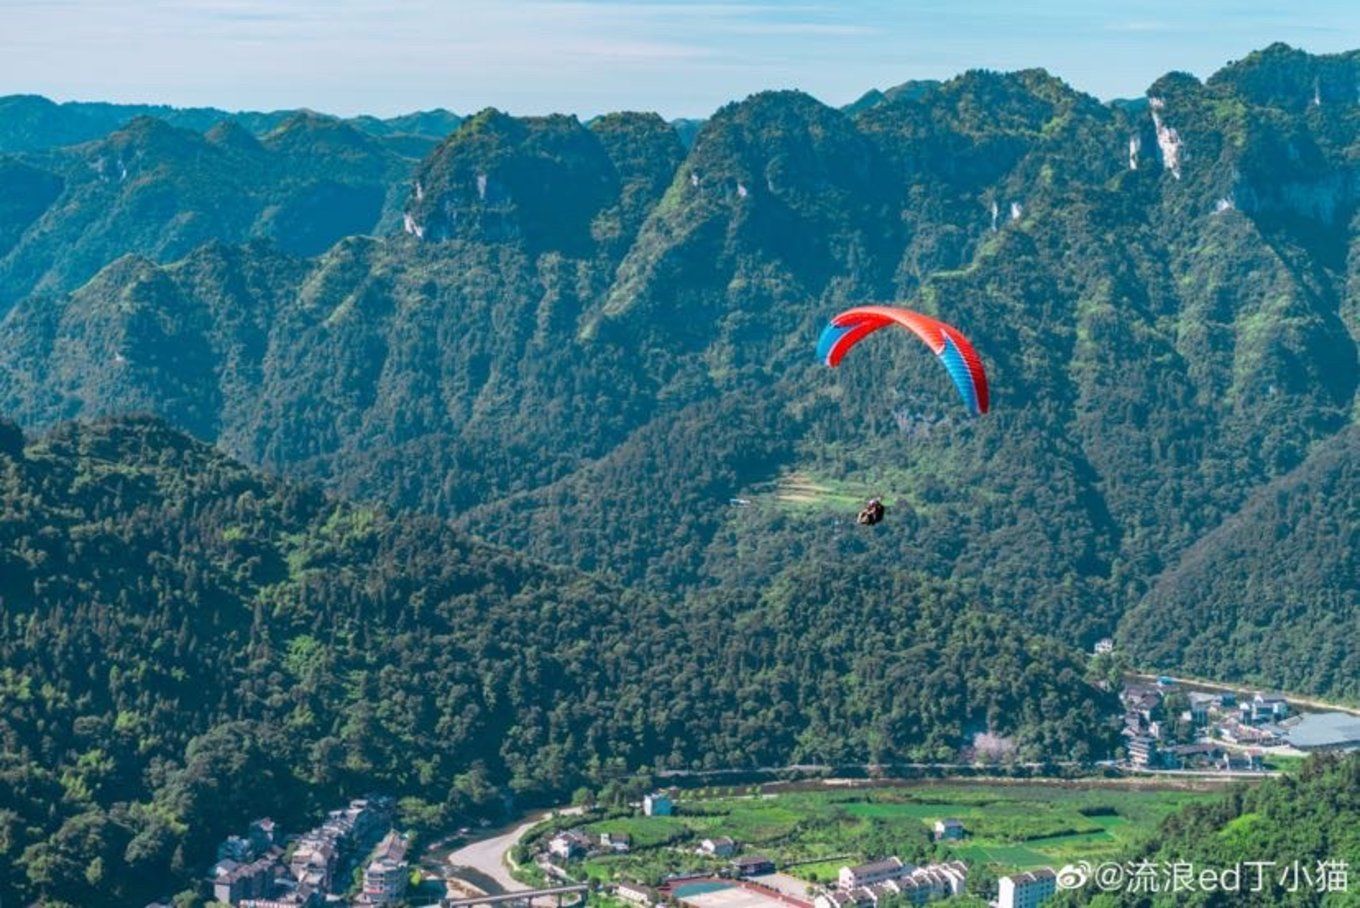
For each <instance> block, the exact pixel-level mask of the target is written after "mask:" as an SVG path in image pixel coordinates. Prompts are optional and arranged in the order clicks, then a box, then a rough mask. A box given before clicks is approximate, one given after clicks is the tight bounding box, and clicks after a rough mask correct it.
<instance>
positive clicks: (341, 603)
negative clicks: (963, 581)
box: [0, 419, 1113, 905]
mask: <svg viewBox="0 0 1360 908" xmlns="http://www.w3.org/2000/svg"><path fill="white" fill-rule="evenodd" d="M0 503H3V504H2V505H0V507H3V511H4V513H3V520H0V603H2V604H3V609H0V740H3V743H4V748H3V753H4V756H3V758H0V857H3V860H0V868H2V869H0V874H3V876H0V892H4V893H5V898H6V900H7V901H8V900H9V899H10V894H11V893H19V894H22V896H23V897H24V899H28V898H32V897H37V896H43V897H46V898H48V899H54V900H60V901H64V902H66V903H69V904H73V905H124V904H130V903H132V901H133V900H134V899H142V900H143V901H145V899H146V898H149V897H151V896H154V895H156V894H159V893H162V892H164V891H165V890H166V888H167V880H172V881H176V882H179V883H181V884H187V882H188V880H189V875H190V874H192V873H195V872H197V871H198V870H200V869H201V866H200V865H201V863H202V861H203V860H204V856H205V855H209V854H211V851H212V847H213V844H214V843H215V841H217V840H218V839H220V838H221V836H222V835H224V834H225V833H226V832H227V831H229V830H230V829H232V828H236V827H239V825H240V823H241V822H243V821H244V820H245V819H246V818H248V817H249V816H250V815H251V814H252V813H254V812H268V813H272V814H273V815H274V816H276V817H278V818H280V819H281V820H284V821H294V820H296V821H300V820H301V818H302V817H303V816H305V815H306V814H307V811H309V810H315V809H317V807H318V806H319V805H322V804H324V803H325V802H326V801H327V799H333V798H335V797H339V796H340V795H341V794H346V793H348V794H359V793H362V792H364V791H366V790H370V789H373V788H381V789H384V790H387V791H392V792H397V793H400V794H402V795H404V796H408V797H410V798H414V799H415V800H413V801H410V802H408V803H407V804H406V806H405V807H404V808H403V809H405V810H408V811H414V812H418V813H421V814H422V815H426V816H428V815H429V814H430V812H431V811H433V812H434V815H435V816H439V815H444V816H449V817H450V818H452V816H456V815H460V814H461V815H463V816H466V815H467V814H468V813H469V812H475V811H477V810H496V809H499V798H498V790H503V789H508V790H509V791H511V792H513V793H515V794H516V795H517V796H519V797H520V798H521V799H524V800H527V801H530V802H532V801H534V800H536V799H554V802H556V800H557V799H561V798H563V797H565V796H566V795H567V794H568V793H569V792H570V791H571V790H573V789H574V788H575V787H576V786H578V785H582V784H584V785H589V786H592V787H596V788H599V787H607V786H610V785H617V784H618V783H619V782H620V781H621V780H623V779H625V778H626V777H627V776H628V775H629V774H630V773H632V772H634V771H636V770H642V771H643V772H646V771H648V770H650V769H653V768H656V769H661V768H715V767H742V766H745V767H756V766H766V765H784V764H786V763H790V762H802V763H807V762H825V763H831V764H834V763H837V762H854V763H862V762H864V761H884V762H890V761H893V760H906V759H915V760H932V759H952V758H953V757H954V755H955V754H956V752H957V749H958V748H959V747H960V746H964V745H967V744H969V743H970V742H971V741H972V736H973V735H975V734H977V733H979V732H983V731H990V732H992V733H994V734H996V735H998V736H1004V737H1010V738H1011V739H1012V740H1013V742H1014V744H1015V745H1016V747H1017V748H1018V753H1019V754H1020V755H1021V756H1022V757H1027V758H1037V757H1044V758H1048V759H1059V758H1063V757H1070V758H1075V759H1089V758H1092V757H1094V756H1096V755H1098V754H1101V753H1104V752H1106V751H1107V749H1108V748H1109V747H1110V746H1111V744H1112V742H1111V741H1110V739H1109V736H1110V734H1111V732H1110V731H1109V727H1108V723H1107V722H1106V721H1105V717H1106V716H1107V715H1108V713H1109V711H1110V710H1111V708H1112V707H1113V704H1112V702H1110V701H1111V698H1110V696H1109V695H1108V694H1104V693H1102V692H1100V691H1098V690H1097V689H1096V688H1094V687H1092V686H1090V685H1088V684H1087V683H1086V682H1085V681H1084V680H1083V674H1084V671H1085V666H1084V664H1083V661H1082V659H1081V658H1080V656H1079V655H1078V654H1076V653H1075V652H1074V651H1072V650H1068V649H1066V648H1064V647H1061V646H1055V645H1054V644H1053V643H1052V642H1051V641H1047V640H1044V639H1043V638H1040V637H1038V636H1036V635H1033V634H1031V633H1029V632H1028V631H1026V630H1025V629H1024V628H1022V627H1020V626H1019V625H1017V624H1016V623H1015V622H1013V621H1011V620H1009V619H1006V618H1003V617H1000V616H998V615H995V614H993V613H990V612H988V611H987V610H985V609H982V608H979V607H977V606H976V605H975V604H973V603H970V602H968V601H966V600H964V599H963V598H962V597H960V596H959V595H958V594H957V593H956V592H954V591H952V590H949V589H947V588H945V587H943V586H942V585H940V584H939V583H937V582H934V581H931V580H930V579H928V578H925V577H922V576H913V575H909V574H906V573H900V574H896V575H892V576H887V577H885V578H884V579H883V580H882V581H881V582H879V583H876V584H873V585H872V586H870V587H867V588H866V586H865V584H864V582H863V578H862V577H861V576H859V575H858V574H857V573H855V572H854V571H853V570H850V569H847V568H844V567H840V566H836V565H822V566H818V565H811V564H810V565H807V566H804V567H800V568H798V569H797V570H795V571H794V572H792V573H791V574H790V575H789V576H788V577H787V578H786V579H785V580H784V581H782V582H780V583H778V584H775V585H772V586H770V587H769V588H767V589H765V590H763V591H759V592H755V591H751V592H748V591H733V592H714V593H708V594H704V595H701V596H696V597H694V598H692V599H689V600H685V599H681V598H679V597H670V598H666V597H661V596H655V595H646V594H639V593H634V592H625V591H623V590H621V589H620V588H618V587H617V586H615V585H613V584H611V583H609V582H608V581H605V580H602V579H599V578H594V577H589V576H586V575H582V574H579V573H577V572H574V571H572V570H569V569H562V568H552V567H548V566H546V565H543V564H539V563H536V562H533V561H530V560H528V559H526V558H524V557H523V556H520V555H517V554H514V553H512V552H509V551H506V550H502V549H497V548H493V547H490V546H487V545H484V544H481V543H477V542H473V541H471V540H469V539H468V538H467V537H465V536H463V535H461V534H459V533H456V532H454V531H452V530H451V529H450V528H449V527H448V526H447V525H446V524H443V523H440V522H438V521H436V520H435V519H433V518H428V517H412V516H393V515H391V514H389V513H387V512H386V511H384V510H382V509H380V508H373V507H366V506H358V505H348V504H344V503H340V502H338V501H335V500H333V499H330V498H328V497H325V496H324V495H322V494H321V493H320V492H318V491H316V490H315V489H313V488H310V487H306V486H299V485H293V484H286V483H282V482H279V481H276V480H271V479H266V478H263V477H262V476H261V475H260V474H257V473H253V472H251V471H250V470H248V469H247V468H245V467H243V466H241V465H239V464H238V463H236V462H234V461H231V460H229V459H228V458H226V457H225V456H223V455H221V454H219V453H217V452H215V451H213V450H212V449H211V448H208V447H207V446H205V445H203V444H202V443H199V442H195V441H192V440H190V439H189V438H188V437H187V436H185V435H182V434H179V433H178V432H176V431H173V430H171V429H169V428H168V427H166V426H165V425H164V424H162V423H160V422H157V421H153V420H148V419H132V420H119V421H114V422H107V423H99V424H93V425H64V426H61V427H59V428H57V429H56V430H54V431H53V432H51V433H50V434H48V435H45V436H43V437H42V438H39V439H37V440H34V441H31V442H30V443H28V444H27V445H25V444H24V439H23V437H22V435H21V434H20V433H19V431H18V430H17V429H16V428H15V427H14V426H13V425H12V424H8V423H6V424H3V425H0Z"/></svg>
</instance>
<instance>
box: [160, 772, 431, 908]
mask: <svg viewBox="0 0 1360 908" xmlns="http://www.w3.org/2000/svg"><path fill="white" fill-rule="evenodd" d="M393 807H394V804H393V801H392V799H391V798H390V797H386V796H379V795H375V796H370V797H366V798H356V799H354V800H352V801H350V802H349V804H348V805H347V806H345V807H342V808H338V809H336V810H332V811H330V812H329V813H328V814H327V815H326V819H325V820H324V821H323V822H322V823H321V824H319V825H318V826H316V827H314V828H312V829H308V830H306V831H305V832H302V833H300V834H298V835H295V836H290V837H288V838H286V839H285V838H284V836H283V835H282V834H281V832H280V830H279V829H278V828H277V827H276V825H275V823H274V821H273V820H271V819H269V818H261V819H257V820H255V821H253V822H251V823H250V824H249V826H248V827H247V829H246V830H244V834H243V835H231V836H228V837H227V838H226V839H224V840H223V841H222V842H221V843H220V844H219V845H218V847H217V861H216V862H215V863H214V864H213V865H212V869H211V870H210V872H209V874H208V877H207V880H206V885H207V888H208V889H209V890H210V891H211V895H212V902H213V903H216V904H221V905H232V906H237V908H318V906H320V905H323V904H337V903H338V904H348V905H354V906H356V908H379V906H390V905H398V904H402V903H403V902H404V899H405V896H406V891H407V885H408V883H409V881H410V878H411V868H410V865H409V864H408V862H407V859H406V851H407V847H408V844H409V840H408V838H407V836H405V835H403V834H402V833H400V832H399V831H397V830H395V829H393V828H392V820H393ZM356 871H357V872H356ZM147 908H170V906H169V905H168V904H167V903H156V902H153V903H152V904H151V905H148V906H147Z"/></svg>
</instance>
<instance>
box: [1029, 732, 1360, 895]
mask: <svg viewBox="0 0 1360 908" xmlns="http://www.w3.org/2000/svg"><path fill="white" fill-rule="evenodd" d="M1357 814H1360V755H1355V754H1351V755H1349V756H1346V757H1341V756H1337V755H1326V756H1318V757H1314V758H1311V759H1309V760H1308V761H1307V762H1305V763H1304V765H1303V767H1302V768H1301V769H1300V771H1299V772H1298V773H1297V774H1294V775H1289V776H1284V777H1281V778H1277V779H1270V780H1268V781H1266V782H1262V783H1260V784H1257V785H1239V786H1237V787H1235V788H1233V789H1231V790H1230V791H1229V792H1228V793H1227V794H1226V795H1225V796H1224V797H1223V799H1222V800H1221V801H1219V802H1217V803H1211V804H1204V805H1193V806H1191V807H1187V808H1185V809H1184V810H1182V811H1181V812H1180V813H1176V814H1172V815H1171V816H1170V817H1168V818H1167V819H1166V821H1165V822H1164V823H1163V824H1162V828H1161V829H1160V830H1158V834H1157V835H1156V836H1154V837H1153V838H1152V839H1151V840H1150V841H1148V842H1147V843H1145V844H1144V845H1142V846H1141V847H1140V848H1138V849H1137V850H1136V851H1134V852H1132V853H1130V854H1128V855H1126V856H1125V857H1124V860H1123V862H1122V863H1124V864H1125V865H1126V866H1127V867H1130V868H1137V867H1140V866H1153V867H1156V868H1158V872H1159V874H1161V872H1162V868H1168V867H1170V866H1172V865H1176V864H1189V865H1193V866H1194V867H1195V869H1196V871H1201V870H1213V871H1215V872H1218V871H1224V870H1230V869H1232V868H1234V867H1241V875H1240V877H1239V878H1238V879H1239V883H1238V885H1237V888H1236V889H1234V890H1233V891H1226V892H1225V891H1219V892H1208V891H1205V890H1204V889H1203V888H1200V887H1195V889H1194V890H1192V889H1187V888H1182V889H1180V890H1178V891H1169V889H1170V887H1169V886H1168V882H1169V880H1168V879H1166V878H1164V877H1162V876H1159V882H1158V884H1157V887H1156V891H1152V887H1151V886H1142V887H1141V891H1138V890H1139V888H1140V887H1138V886H1132V885H1131V886H1129V887H1127V889H1128V890H1133V891H1121V892H1120V893H1119V894H1118V895H1116V894H1114V893H1100V892H1099V891H1098V890H1099V887H1098V886H1094V885H1088V886H1087V887H1085V888H1083V889H1082V890H1080V891H1078V892H1074V893H1067V894H1064V895H1063V896H1062V897H1060V898H1059V899H1058V901H1057V902H1056V903H1055V905H1058V906H1061V905H1064V904H1088V905H1091V906H1095V908H1113V906H1131V908H1132V906H1138V908H1153V906H1156V908H1162V906H1168V908H1169V906H1182V905H1193V906H1203V908H1209V906H1238V905H1246V906H1252V908H1264V906H1271V905H1294V906H1304V905H1316V906H1340V905H1353V904H1355V867H1356V865H1357V863H1358V862H1360V825H1357V824H1356V822H1355V818H1356V816H1357ZM1145 862H1146V863H1145ZM1258 868H1259V869H1258ZM1329 868H1330V871H1329ZM1338 868H1343V869H1342V870H1341V871H1340V873H1339V875H1338ZM1169 872H1170V871H1168V873H1169Z"/></svg>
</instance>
